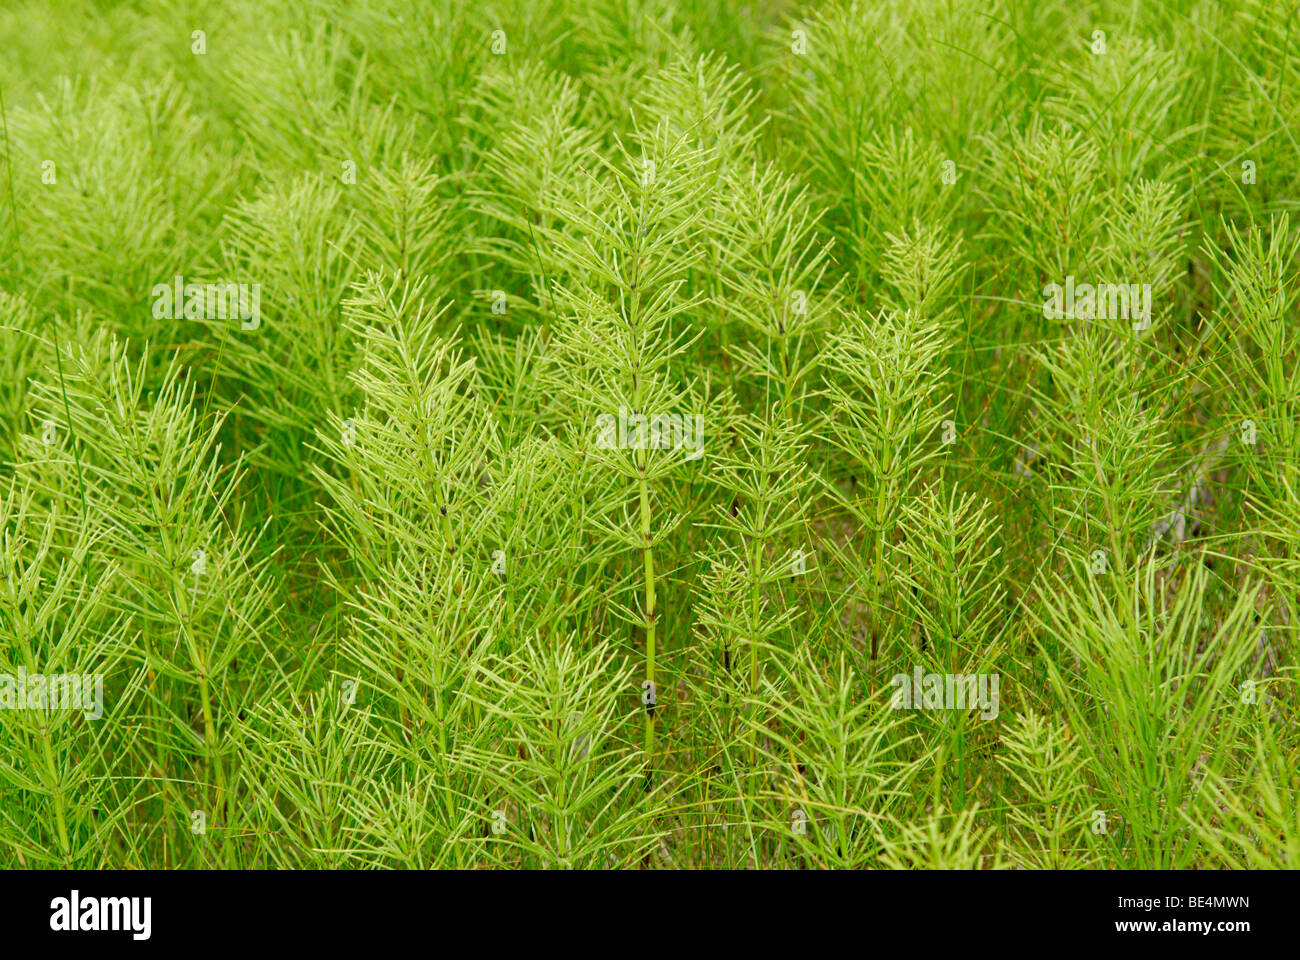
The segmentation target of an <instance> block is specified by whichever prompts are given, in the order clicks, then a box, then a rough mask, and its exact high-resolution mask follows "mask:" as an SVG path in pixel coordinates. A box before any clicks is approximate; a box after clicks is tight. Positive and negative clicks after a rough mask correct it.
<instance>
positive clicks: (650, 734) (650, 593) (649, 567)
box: [639, 451, 657, 762]
mask: <svg viewBox="0 0 1300 960" xmlns="http://www.w3.org/2000/svg"><path fill="white" fill-rule="evenodd" d="M648 456H649V453H648V452H647V451H642V452H641V456H640V458H639V460H640V466H641V480H640V489H641V539H642V547H641V555H642V557H643V558H644V560H645V678H646V682H647V683H648V684H649V687H648V689H649V690H650V691H654V689H655V688H654V682H655V558H654V551H653V550H652V549H651V548H650V485H649V484H648V483H647V482H646V477H645V471H646V459H647V457H648ZM654 696H655V695H654V694H653V693H652V697H654ZM656 699H657V697H656ZM654 711H655V703H654V701H653V700H652V701H651V703H650V704H649V705H648V706H647V707H646V712H645V752H646V758H647V762H648V761H649V758H650V756H652V755H653V753H654V741H655V717H654Z"/></svg>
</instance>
